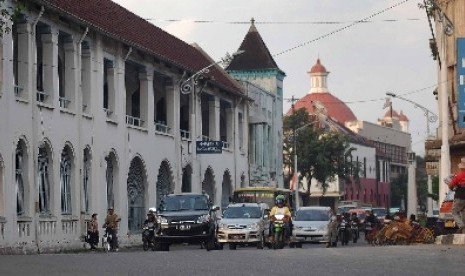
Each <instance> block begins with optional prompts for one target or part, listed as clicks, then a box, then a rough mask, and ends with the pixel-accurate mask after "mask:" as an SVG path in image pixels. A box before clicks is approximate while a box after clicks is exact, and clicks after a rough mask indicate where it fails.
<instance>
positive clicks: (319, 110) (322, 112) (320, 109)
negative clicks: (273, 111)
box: [292, 97, 327, 211]
mask: <svg viewBox="0 0 465 276" xmlns="http://www.w3.org/2000/svg"><path fill="white" fill-rule="evenodd" d="M292 98H293V99H294V97H292ZM312 105H313V109H314V110H315V111H316V112H315V115H317V116H319V117H320V119H316V120H314V121H312V122H310V123H308V124H305V125H303V126H301V127H299V128H295V123H294V131H293V138H294V139H293V140H294V141H293V153H294V175H293V176H292V177H293V179H294V193H295V194H294V197H295V211H297V209H298V208H299V182H298V167H297V132H299V131H300V130H302V129H304V128H306V127H308V126H312V125H314V124H315V123H318V122H321V121H323V122H325V121H326V116H327V111H326V108H325V107H324V105H322V104H321V103H320V102H318V101H314V102H312ZM292 110H293V114H294V115H295V108H294V102H293V103H292Z"/></svg>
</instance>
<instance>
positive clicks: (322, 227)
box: [318, 224, 328, 231]
mask: <svg viewBox="0 0 465 276" xmlns="http://www.w3.org/2000/svg"><path fill="white" fill-rule="evenodd" d="M318 230H320V231H328V225H327V224H325V225H322V226H320V227H319V228H318Z"/></svg>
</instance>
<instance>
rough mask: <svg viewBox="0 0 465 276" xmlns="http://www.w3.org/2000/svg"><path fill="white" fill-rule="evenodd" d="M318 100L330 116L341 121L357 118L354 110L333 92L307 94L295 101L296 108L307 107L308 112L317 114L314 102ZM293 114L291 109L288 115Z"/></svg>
mask: <svg viewBox="0 0 465 276" xmlns="http://www.w3.org/2000/svg"><path fill="white" fill-rule="evenodd" d="M314 101H318V102H320V103H321V104H322V105H323V106H324V107H326V110H327V112H328V114H327V115H328V116H329V117H331V118H332V119H334V120H336V121H337V122H340V123H345V122H350V121H355V120H357V117H355V115H354V113H352V110H350V108H349V107H348V106H347V105H346V104H345V103H344V102H342V101H341V100H339V99H338V98H337V97H335V96H333V95H332V94H331V93H310V94H307V95H305V97H303V98H301V99H300V100H298V101H297V102H296V103H295V109H296V110H297V109H300V108H305V109H306V110H307V112H308V113H310V114H315V111H314V109H313V104H312V102H314ZM290 114H292V109H289V111H288V112H287V115H290Z"/></svg>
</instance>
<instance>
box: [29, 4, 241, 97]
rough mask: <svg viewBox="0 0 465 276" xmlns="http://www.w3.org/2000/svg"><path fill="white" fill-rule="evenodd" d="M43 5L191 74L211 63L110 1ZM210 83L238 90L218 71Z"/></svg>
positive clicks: (213, 74) (211, 74)
mask: <svg viewBox="0 0 465 276" xmlns="http://www.w3.org/2000/svg"><path fill="white" fill-rule="evenodd" d="M37 2H38V3H44V4H45V6H46V7H45V8H46V9H45V10H46V11H47V6H48V7H49V8H50V7H51V8H54V9H56V10H57V11H59V12H61V13H65V14H67V15H69V16H71V17H72V18H76V19H77V20H78V21H80V23H81V24H83V25H84V26H87V25H89V26H88V27H89V29H96V30H98V31H100V32H102V33H104V34H106V35H108V36H110V37H114V38H116V39H119V40H121V41H123V42H125V43H128V44H129V45H131V46H135V47H138V48H141V49H143V50H145V51H148V52H150V53H151V54H153V55H154V56H156V57H157V58H159V59H161V60H164V61H167V62H170V63H173V64H175V65H176V66H179V67H181V68H182V69H185V70H188V71H190V72H191V73H194V72H197V71H199V70H200V69H202V68H204V67H206V66H208V65H209V64H211V61H210V60H209V59H207V58H206V57H205V56H203V55H202V54H201V53H200V52H199V51H197V50H196V49H195V48H194V47H192V46H191V45H189V44H187V43H185V42H184V41H182V40H180V39H178V38H176V37H175V36H172V35H170V34H168V33H167V32H165V31H163V30H162V29H160V28H158V27H156V26H155V25H153V24H151V23H149V22H148V21H146V20H144V19H143V18H141V17H139V16H137V15H135V14H134V13H132V12H130V11H128V10H127V9H125V8H123V7H121V6H120V5H118V4H116V3H114V2H112V1H110V0H73V1H70V0H41V1H37ZM209 74H210V76H212V77H213V82H214V83H215V84H217V85H219V86H220V87H223V88H224V89H228V90H232V91H235V92H237V91H240V92H241V93H243V92H242V89H241V88H240V86H239V84H237V83H236V82H235V81H233V80H231V79H230V78H227V77H226V76H225V75H224V73H221V72H219V70H213V69H211V70H210V73H209Z"/></svg>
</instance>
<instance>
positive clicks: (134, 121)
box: [126, 115, 144, 127]
mask: <svg viewBox="0 0 465 276" xmlns="http://www.w3.org/2000/svg"><path fill="white" fill-rule="evenodd" d="M126 124H128V125H131V126H137V127H141V126H143V124H144V121H143V120H142V119H141V118H138V117H134V116H130V115H126Z"/></svg>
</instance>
